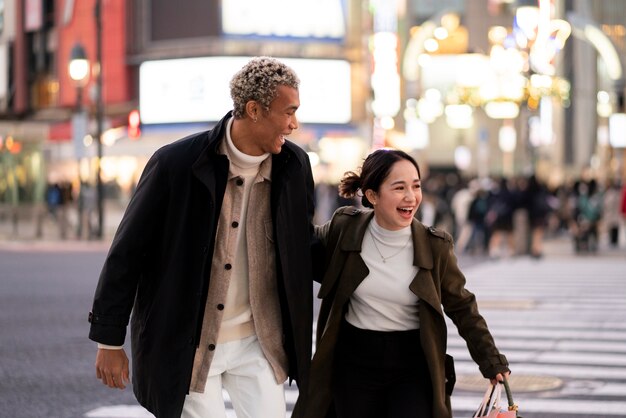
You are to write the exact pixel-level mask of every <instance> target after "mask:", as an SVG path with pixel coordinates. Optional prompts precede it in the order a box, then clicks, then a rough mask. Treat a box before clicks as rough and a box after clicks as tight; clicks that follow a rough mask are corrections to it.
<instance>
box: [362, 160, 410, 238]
mask: <svg viewBox="0 0 626 418" xmlns="http://www.w3.org/2000/svg"><path fill="white" fill-rule="evenodd" d="M365 195H366V196H367V199H368V200H369V201H370V203H372V205H373V206H374V216H375V217H376V222H378V224H379V225H380V226H382V227H383V228H385V229H387V230H390V231H397V230H399V229H402V228H406V227H407V226H409V225H411V221H412V220H413V217H414V216H415V212H417V208H418V207H419V205H420V203H421V202H422V185H421V181H420V178H419V175H418V174H417V169H416V168H415V166H414V165H413V164H412V163H411V162H410V161H408V160H404V159H403V160H399V161H396V162H395V163H394V164H393V166H392V167H391V170H390V172H389V175H388V176H387V178H386V179H385V180H384V181H383V183H382V184H381V185H380V188H379V190H378V192H375V191H373V190H371V189H368V190H366V191H365Z"/></svg>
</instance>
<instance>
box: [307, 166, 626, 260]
mask: <svg viewBox="0 0 626 418" xmlns="http://www.w3.org/2000/svg"><path fill="white" fill-rule="evenodd" d="M422 187H423V200H422V204H421V207H420V210H419V211H418V214H417V216H418V218H419V219H420V220H421V221H422V222H423V223H425V224H426V225H432V226H436V227H438V228H441V229H444V230H446V231H448V232H449V233H451V234H452V235H453V237H454V239H455V245H456V251H457V253H458V254H472V255H483V256H487V257H490V258H494V259H495V258H501V257H510V256H515V255H530V256H531V257H535V258H540V257H542V256H543V242H544V239H545V238H549V237H563V236H566V237H568V238H569V239H571V241H572V245H573V248H574V249H575V251H576V252H589V253H594V252H596V251H598V248H599V244H600V242H601V240H605V241H606V246H607V247H613V248H617V247H618V246H619V240H620V233H621V232H620V231H621V229H622V228H624V226H623V224H624V223H626V186H622V185H621V184H620V183H619V182H616V181H607V182H605V183H600V182H598V181H597V180H595V179H576V180H573V181H571V182H569V183H565V184H562V185H559V186H557V187H553V188H550V187H548V185H546V184H545V183H544V182H542V181H540V180H539V179H538V178H537V177H535V176H534V175H530V176H520V177H510V178H508V177H501V178H471V179H463V178H461V177H459V176H458V175H457V174H456V173H431V174H430V175H429V176H428V178H427V179H426V180H425V181H424V182H423V183H422ZM316 193H317V215H316V216H317V220H316V223H322V222H324V221H325V220H327V219H328V218H329V217H330V215H331V214H332V211H333V210H334V209H335V208H337V207H340V206H344V205H350V204H355V205H357V206H358V205H359V203H360V202H358V201H346V200H345V199H341V198H339V197H337V195H336V186H334V185H326V184H320V185H319V186H318V187H317V190H316Z"/></svg>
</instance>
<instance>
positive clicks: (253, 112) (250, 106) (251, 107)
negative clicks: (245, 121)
mask: <svg viewBox="0 0 626 418" xmlns="http://www.w3.org/2000/svg"><path fill="white" fill-rule="evenodd" d="M246 114H247V115H248V117H249V118H250V119H252V120H253V121H255V122H256V121H257V118H258V117H259V104H258V103H257V102H256V101H254V100H249V101H248V103H246Z"/></svg>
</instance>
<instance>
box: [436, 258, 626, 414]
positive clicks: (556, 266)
mask: <svg viewBox="0 0 626 418" xmlns="http://www.w3.org/2000/svg"><path fill="white" fill-rule="evenodd" d="M465 274H466V277H467V282H468V284H467V287H468V288H469V289H470V290H471V291H472V292H474V293H475V294H476V297H477V300H478V304H479V308H480V312H481V313H482V315H483V316H484V317H485V319H486V320H487V323H488V325H489V328H490V330H491V333H492V334H493V336H494V338H495V340H496V344H497V345H498V348H499V349H500V351H502V352H503V353H504V354H505V355H506V356H507V358H508V359H509V362H510V364H511V370H512V372H513V373H512V375H511V379H510V384H511V389H512V391H513V394H514V399H515V402H516V404H518V405H519V407H520V412H521V413H522V415H523V416H524V417H525V418H538V417H548V416H549V417H556V416H558V417H561V418H581V417H594V418H600V417H607V418H608V417H617V416H621V417H626V258H624V257H601V256H598V257H582V258H576V259H575V258H572V257H567V256H565V257H558V258H556V257H555V258H550V257H548V258H546V259H543V260H532V259H528V258H524V257H522V258H515V259H510V260H506V261H504V260H503V261H498V262H493V263H485V264H480V265H475V266H472V267H471V268H469V269H466V271H465ZM448 326H449V347H448V352H449V353H450V354H451V355H452V356H454V358H455V364H456V372H457V375H458V377H459V382H460V384H459V385H457V388H456V389H455V393H454V394H453V397H452V407H453V410H454V416H455V417H471V416H472V411H473V410H474V409H475V408H476V407H477V405H478V403H479V401H480V397H481V396H482V393H483V392H484V389H485V388H486V385H487V384H488V383H487V381H486V380H484V379H480V374H479V373H478V368H477V366H476V365H475V363H474V362H473V361H472V360H471V358H470V356H469V352H468V350H467V347H466V345H465V342H464V341H463V340H462V339H461V338H460V337H459V336H458V334H456V328H455V327H454V325H453V324H451V323H449V325H448ZM464 381H466V382H467V384H464ZM546 382H547V383H549V385H546ZM533 383H535V384H533ZM542 384H543V385H544V386H545V387H543V388H542V387H541V386H542Z"/></svg>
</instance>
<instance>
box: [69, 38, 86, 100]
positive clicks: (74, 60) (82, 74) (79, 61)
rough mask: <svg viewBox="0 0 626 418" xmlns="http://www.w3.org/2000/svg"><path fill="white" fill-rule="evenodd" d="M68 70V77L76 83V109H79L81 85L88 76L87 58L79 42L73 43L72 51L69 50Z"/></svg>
mask: <svg viewBox="0 0 626 418" xmlns="http://www.w3.org/2000/svg"><path fill="white" fill-rule="evenodd" d="M68 71H69V74H70V78H71V79H72V80H73V81H74V83H76V87H77V98H76V106H77V109H81V107H82V91H83V87H84V86H85V84H86V83H87V79H88V76H89V60H88V59H87V54H86V53H85V48H83V46H82V45H81V44H78V43H77V44H75V45H74V47H73V48H72V51H71V52H70V62H69V65H68Z"/></svg>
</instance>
